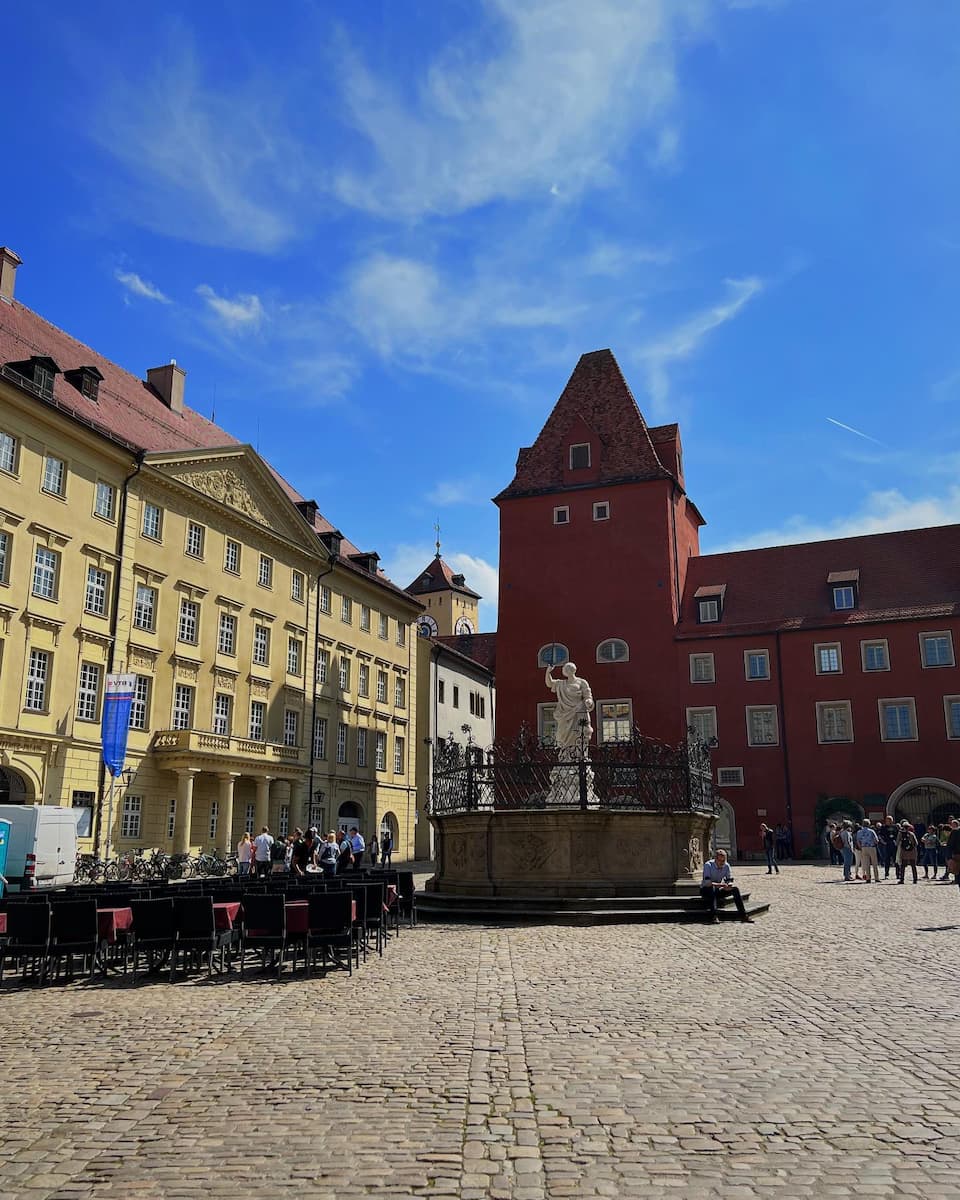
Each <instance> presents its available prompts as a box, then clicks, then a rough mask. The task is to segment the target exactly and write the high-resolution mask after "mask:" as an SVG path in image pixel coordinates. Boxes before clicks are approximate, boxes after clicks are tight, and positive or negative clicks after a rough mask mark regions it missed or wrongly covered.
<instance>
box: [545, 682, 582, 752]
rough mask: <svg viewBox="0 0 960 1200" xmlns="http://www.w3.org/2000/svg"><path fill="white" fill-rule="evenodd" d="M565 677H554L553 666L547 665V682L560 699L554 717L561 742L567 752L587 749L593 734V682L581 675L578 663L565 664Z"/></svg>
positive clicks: (558, 738)
mask: <svg viewBox="0 0 960 1200" xmlns="http://www.w3.org/2000/svg"><path fill="white" fill-rule="evenodd" d="M562 670H563V678H562V679H554V678H553V675H552V674H551V672H552V671H553V667H547V670H546V675H545V677H544V682H545V683H546V685H547V687H548V688H549V689H550V691H551V692H553V694H554V695H555V696H556V698H557V705H556V710H555V712H554V718H555V720H556V722H557V745H558V746H559V747H560V748H561V749H562V750H564V751H567V752H572V751H577V752H579V751H580V749H581V748H583V749H586V747H587V746H588V745H589V743H590V739H591V737H593V726H592V725H591V724H590V714H591V713H592V712H593V692H592V691H591V690H590V684H589V683H587V681H586V680H585V679H581V678H580V676H579V675H577V664H576V663H572V662H568V663H564V664H563V668H562Z"/></svg>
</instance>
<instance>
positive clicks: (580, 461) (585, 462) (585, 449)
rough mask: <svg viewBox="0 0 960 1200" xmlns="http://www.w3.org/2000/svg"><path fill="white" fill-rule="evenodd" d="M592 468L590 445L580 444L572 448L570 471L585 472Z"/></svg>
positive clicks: (586, 443) (587, 443)
mask: <svg viewBox="0 0 960 1200" xmlns="http://www.w3.org/2000/svg"><path fill="white" fill-rule="evenodd" d="M589 466H590V443H589V442H578V443H577V444H576V445H575V446H571V447H570V470H571V471H584V470H586V469H587V468H588V467H589Z"/></svg>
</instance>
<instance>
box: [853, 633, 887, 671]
mask: <svg viewBox="0 0 960 1200" xmlns="http://www.w3.org/2000/svg"><path fill="white" fill-rule="evenodd" d="M860 658H861V662H862V663H863V669H864V670H865V671H889V670H890V656H889V652H888V650H887V643H886V641H884V640H880V641H876V642H861V643H860Z"/></svg>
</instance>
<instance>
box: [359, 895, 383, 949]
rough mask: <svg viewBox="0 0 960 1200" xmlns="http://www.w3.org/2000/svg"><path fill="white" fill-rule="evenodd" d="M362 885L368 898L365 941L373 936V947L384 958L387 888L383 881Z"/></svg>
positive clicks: (365, 916) (364, 925)
mask: <svg viewBox="0 0 960 1200" xmlns="http://www.w3.org/2000/svg"><path fill="white" fill-rule="evenodd" d="M361 887H362V888H363V891H364V893H365V898H366V907H365V909H364V916H363V934H364V943H365V946H366V944H367V943H369V942H370V939H371V938H372V939H373V948H374V949H375V950H376V951H377V953H378V954H379V955H380V957H381V958H382V957H383V939H384V934H385V928H384V903H385V901H386V898H387V889H386V888H385V887H384V885H383V884H382V883H364V884H362V885H361ZM358 915H359V914H358Z"/></svg>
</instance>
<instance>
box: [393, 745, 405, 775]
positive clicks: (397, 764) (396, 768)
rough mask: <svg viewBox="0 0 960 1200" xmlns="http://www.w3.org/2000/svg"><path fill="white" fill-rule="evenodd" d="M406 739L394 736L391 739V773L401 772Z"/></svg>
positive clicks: (400, 773)
mask: <svg viewBox="0 0 960 1200" xmlns="http://www.w3.org/2000/svg"><path fill="white" fill-rule="evenodd" d="M406 746H407V741H406V738H402V737H395V738H394V739H393V773H394V775H402V774H403V762H404V756H405V753H406Z"/></svg>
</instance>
